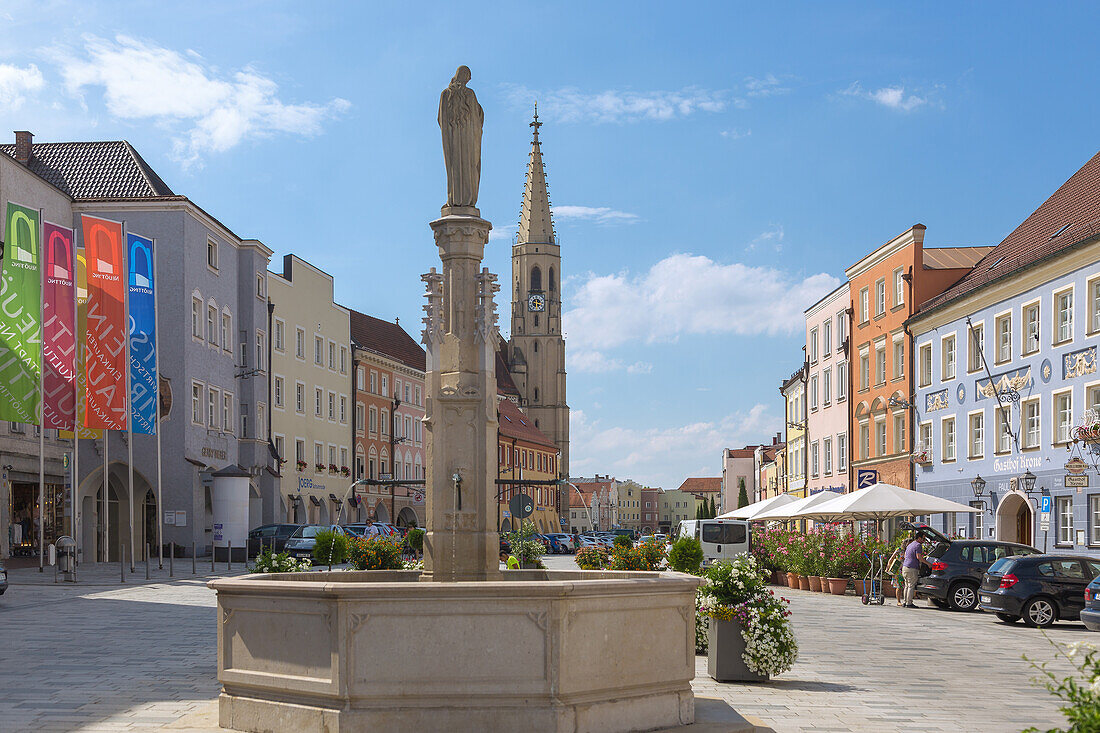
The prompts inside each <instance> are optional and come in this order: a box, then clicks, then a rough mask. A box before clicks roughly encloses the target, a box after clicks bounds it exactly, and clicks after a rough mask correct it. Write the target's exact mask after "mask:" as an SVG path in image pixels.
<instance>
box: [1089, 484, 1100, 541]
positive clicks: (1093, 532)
mask: <svg viewBox="0 0 1100 733" xmlns="http://www.w3.org/2000/svg"><path fill="white" fill-rule="evenodd" d="M1089 544H1090V545H1100V494H1093V495H1092V496H1090V497H1089Z"/></svg>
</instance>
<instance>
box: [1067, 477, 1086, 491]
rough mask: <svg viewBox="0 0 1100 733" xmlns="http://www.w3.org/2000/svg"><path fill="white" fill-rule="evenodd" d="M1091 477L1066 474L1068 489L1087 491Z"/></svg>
mask: <svg viewBox="0 0 1100 733" xmlns="http://www.w3.org/2000/svg"><path fill="white" fill-rule="evenodd" d="M1088 486H1089V477H1088V475H1087V474H1080V475H1079V474H1066V488H1067V489H1070V488H1076V489H1087V488H1088Z"/></svg>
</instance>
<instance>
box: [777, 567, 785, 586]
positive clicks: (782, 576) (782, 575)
mask: <svg viewBox="0 0 1100 733" xmlns="http://www.w3.org/2000/svg"><path fill="white" fill-rule="evenodd" d="M775 584H776V585H778V586H780V587H786V585H787V574H786V573H782V572H780V571H778V570H776V571H775Z"/></svg>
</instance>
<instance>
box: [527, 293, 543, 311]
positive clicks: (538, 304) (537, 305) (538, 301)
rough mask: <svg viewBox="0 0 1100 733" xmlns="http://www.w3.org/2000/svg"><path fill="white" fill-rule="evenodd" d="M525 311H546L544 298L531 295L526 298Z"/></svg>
mask: <svg viewBox="0 0 1100 733" xmlns="http://www.w3.org/2000/svg"><path fill="white" fill-rule="evenodd" d="M527 310H529V311H543V310H546V297H545V296H542V295H532V296H530V297H529V298H527Z"/></svg>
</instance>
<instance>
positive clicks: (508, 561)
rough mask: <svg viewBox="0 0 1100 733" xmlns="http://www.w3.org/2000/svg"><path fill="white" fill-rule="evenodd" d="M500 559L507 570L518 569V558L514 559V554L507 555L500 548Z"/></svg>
mask: <svg viewBox="0 0 1100 733" xmlns="http://www.w3.org/2000/svg"><path fill="white" fill-rule="evenodd" d="M500 561H501V562H502V563H504V566H505V567H506V568H507V569H508V570H519V560H517V559H516V556H515V555H509V554H508V553H507V552H505V551H504V550H501V551H500Z"/></svg>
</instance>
